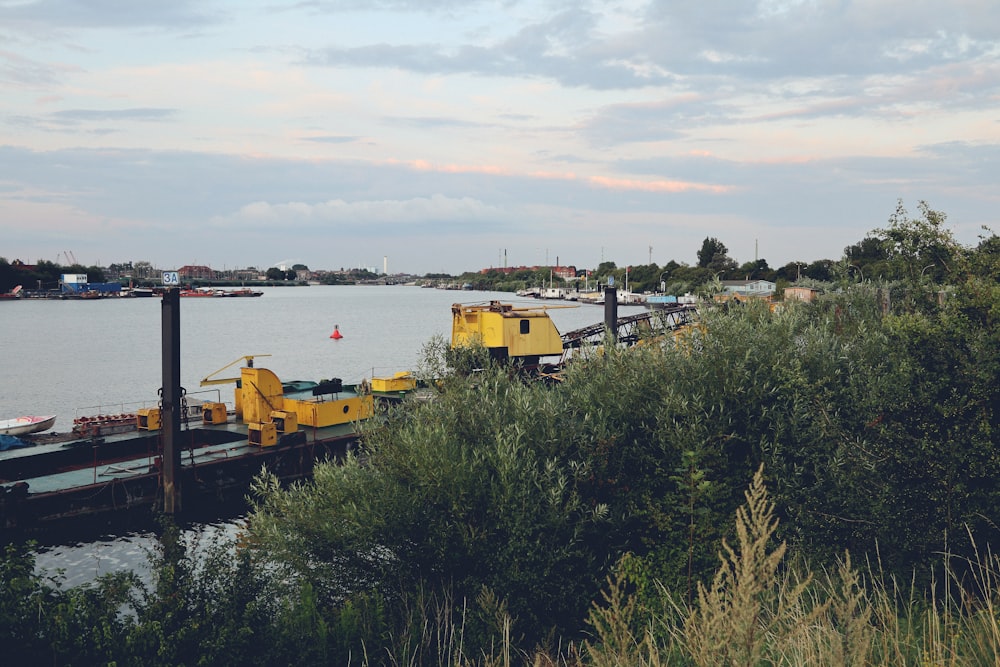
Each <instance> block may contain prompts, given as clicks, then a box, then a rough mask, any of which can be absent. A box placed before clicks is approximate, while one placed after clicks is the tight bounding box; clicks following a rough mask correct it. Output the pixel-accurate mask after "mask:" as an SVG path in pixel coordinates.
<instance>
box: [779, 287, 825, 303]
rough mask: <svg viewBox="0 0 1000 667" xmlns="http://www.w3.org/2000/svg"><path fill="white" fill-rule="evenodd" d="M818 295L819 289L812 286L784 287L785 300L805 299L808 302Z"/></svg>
mask: <svg viewBox="0 0 1000 667" xmlns="http://www.w3.org/2000/svg"><path fill="white" fill-rule="evenodd" d="M817 296H819V290H818V289H815V288H812V287H798V286H791V287H786V288H785V301H794V300H798V301H805V302H806V303H810V302H811V301H812V300H813V299H815V298H816V297H817Z"/></svg>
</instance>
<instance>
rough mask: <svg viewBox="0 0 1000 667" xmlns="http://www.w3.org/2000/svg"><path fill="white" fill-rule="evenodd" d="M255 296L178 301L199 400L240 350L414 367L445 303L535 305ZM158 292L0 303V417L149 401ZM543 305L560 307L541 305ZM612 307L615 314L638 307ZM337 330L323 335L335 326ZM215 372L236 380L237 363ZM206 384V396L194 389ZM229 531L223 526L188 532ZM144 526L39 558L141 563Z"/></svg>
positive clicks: (316, 361)
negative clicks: (337, 335) (210, 378)
mask: <svg viewBox="0 0 1000 667" xmlns="http://www.w3.org/2000/svg"><path fill="white" fill-rule="evenodd" d="M263 291H264V295H263V296H261V297H258V298H230V299H208V298H203V299H181V307H180V329H181V384H182V385H183V386H184V387H185V388H186V390H187V392H188V394H189V395H191V396H194V397H196V398H201V399H203V400H222V401H224V402H227V403H231V402H232V400H233V395H232V385H221V386H219V387H213V388H207V389H206V388H202V387H200V381H201V379H202V378H204V377H205V376H207V375H209V374H211V373H213V372H214V371H216V370H219V369H221V368H222V367H223V366H225V365H226V364H229V363H230V362H232V361H234V360H236V359H239V358H240V357H243V356H244V355H263V354H270V355H271V356H270V357H262V358H258V359H256V360H255V362H254V363H255V365H256V366H258V367H263V368H268V369H270V370H272V371H274V372H275V373H276V374H277V376H278V377H279V378H280V379H282V380H284V381H288V380H321V379H325V378H330V377H339V378H341V379H343V380H344V381H345V382H357V381H359V380H361V379H362V378H370V377H372V375H375V376H385V375H391V374H393V373H395V372H398V371H405V370H412V369H414V368H415V367H416V366H417V364H418V362H419V360H420V357H421V350H422V348H423V346H424V345H425V344H426V343H427V342H428V341H429V340H430V339H431V338H432V337H433V336H434V335H436V334H440V335H442V336H444V337H445V338H446V339H448V338H450V335H451V305H452V304H453V303H456V302H461V303H482V302H486V301H489V300H493V299H497V300H501V301H504V302H505V303H514V304H516V305H534V306H538V305H541V304H540V302H538V301H524V300H518V299H517V298H516V297H514V295H512V294H509V293H498V292H456V291H446V290H437V289H420V288H417V287H407V286H377V287H376V286H363V287H362V286H337V287H333V286H330V287H325V286H324V287H321V286H312V287H271V288H263ZM160 303H161V301H160V299H158V298H139V299H98V300H91V301H49V300H21V301H18V302H14V303H2V304H0V362H2V368H3V370H4V379H3V381H2V382H0V419H9V418H13V417H17V416H20V415H26V414H36V415H41V414H56V415H58V419H57V421H56V426H55V429H54V430H55V431H58V432H63V431H68V430H70V429H71V428H72V421H73V418H74V417H77V416H83V415H93V414H98V413H104V414H108V413H112V414H117V413H120V412H133V411H135V410H136V409H137V408H139V407H143V406H152V405H155V404H156V400H157V390H158V388H159V387H160V385H161V384H162V383H161V373H162V367H161V359H160V354H161V348H162V341H161V307H160ZM545 305H550V306H551V305H566V304H562V302H545ZM643 310H644V309H643V308H642V307H636V306H620V307H619V315H622V316H624V315H630V314H634V313H638V312H642V311H643ZM550 316H551V317H552V319H553V321H554V322H555V324H556V326H557V328H558V329H559V331H561V332H566V331H570V330H573V329H577V328H580V327H583V326H587V325H590V324H595V323H598V322H601V321H603V319H604V308H603V307H602V306H592V305H580V306H579V307H571V308H555V309H552V310H551V311H550ZM335 326H336V327H338V328H339V329H340V331H341V333H342V334H343V336H344V337H343V338H342V339H340V340H331V339H330V334H331V333H332V332H333V330H334V327H335ZM242 365H243V363H242V362H240V363H239V364H236V365H234V366H233V367H232V368H229V369H228V370H227V371H225V372H223V373H222V374H221V376H222V377H236V376H238V375H239V366H242ZM202 392H206V393H202ZM214 530H221V531H224V532H226V531H230V530H232V524H230V523H225V522H222V523H220V524H211V525H203V526H200V527H199V528H197V529H195V531H196V532H197V531H214ZM153 539H154V538H153V537H152V536H151V535H149V534H131V535H124V536H108V537H106V538H102V539H95V540H93V541H89V542H86V543H83V544H56V545H53V546H49V547H46V548H45V549H43V550H41V551H40V552H39V554H38V564H39V567H41V568H43V569H46V570H49V571H52V570H54V569H55V568H62V569H63V570H65V571H66V575H67V583H68V584H70V585H73V584H76V583H81V582H83V581H87V580H90V579H91V578H93V577H94V576H95V575H96V574H104V573H106V572H112V571H116V570H119V569H122V568H131V569H138V570H142V568H143V566H144V564H145V554H146V552H147V550H148V549H149V548H151V546H152V544H153Z"/></svg>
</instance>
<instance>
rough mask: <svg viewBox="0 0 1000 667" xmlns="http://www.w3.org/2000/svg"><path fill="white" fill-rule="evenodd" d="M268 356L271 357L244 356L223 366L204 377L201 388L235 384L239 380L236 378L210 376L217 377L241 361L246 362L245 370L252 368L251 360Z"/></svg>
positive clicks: (258, 355) (262, 355)
mask: <svg viewBox="0 0 1000 667" xmlns="http://www.w3.org/2000/svg"><path fill="white" fill-rule="evenodd" d="M270 356H271V355H270V354H246V355H243V356H242V357H240V358H239V359H237V360H235V361H232V362H230V363H228V364H226V365H225V366H223V367H222V368H220V369H219V370H217V371H213V372H211V373H209V374H208V375H206V376H205V377H204V378H202V380H201V386H202V387H207V386H209V385H213V384H231V383H235V382H237V381H238V380H239V378H238V377H234V378H213V377H212V376H213V375H218V374H219V373H221V372H222V371H224V370H226V369H227V368H231V367H233V366H235V365H236V364H238V363H240V362H241V361H246V362H247V368H253V360H254V359H255V358H257V357H270Z"/></svg>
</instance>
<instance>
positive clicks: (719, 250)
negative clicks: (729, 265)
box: [698, 236, 729, 268]
mask: <svg viewBox="0 0 1000 667" xmlns="http://www.w3.org/2000/svg"><path fill="white" fill-rule="evenodd" d="M728 252H729V248H727V247H726V246H725V244H723V243H722V241H720V240H719V239H717V238H715V237H714V236H706V237H705V240H704V241H702V243H701V250H699V251H698V266H700V267H702V268H708V267H709V265H710V264H712V262H713V261H714V260H715V258H716V256H722V257H725V256H726V255H727V253H728Z"/></svg>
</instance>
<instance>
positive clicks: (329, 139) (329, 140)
mask: <svg viewBox="0 0 1000 667" xmlns="http://www.w3.org/2000/svg"><path fill="white" fill-rule="evenodd" d="M360 139H361V137H350V136H341V135H321V136H313V137H302V139H301V140H302V141H315V142H317V143H321V144H350V143H353V142H355V141H358V140H360Z"/></svg>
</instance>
